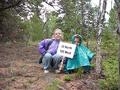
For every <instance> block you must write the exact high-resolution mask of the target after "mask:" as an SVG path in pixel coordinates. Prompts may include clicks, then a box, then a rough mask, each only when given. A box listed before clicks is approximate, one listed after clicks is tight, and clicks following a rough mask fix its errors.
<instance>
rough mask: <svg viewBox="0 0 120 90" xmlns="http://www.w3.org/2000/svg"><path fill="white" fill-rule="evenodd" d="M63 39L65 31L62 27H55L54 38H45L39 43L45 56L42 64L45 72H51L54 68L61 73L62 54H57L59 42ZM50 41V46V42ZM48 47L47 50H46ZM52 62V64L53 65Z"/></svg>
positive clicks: (40, 50)
mask: <svg viewBox="0 0 120 90" xmlns="http://www.w3.org/2000/svg"><path fill="white" fill-rule="evenodd" d="M62 39H63V32H62V31H61V29H58V28H57V29H55V31H54V33H53V37H52V39H44V40H42V41H41V42H40V43H39V52H40V54H41V55H42V56H43V59H42V64H43V69H44V73H49V70H50V69H51V68H53V69H54V70H55V72H56V73H59V70H58V69H59V67H58V65H59V64H60V62H61V59H62V56H60V55H58V54H57V49H58V45H59V42H60V41H61V40H62ZM49 43H50V45H49V47H47V46H48V44H49ZM46 48H47V50H46ZM51 63H52V65H51Z"/></svg>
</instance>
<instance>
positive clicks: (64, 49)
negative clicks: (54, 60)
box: [57, 42, 76, 58]
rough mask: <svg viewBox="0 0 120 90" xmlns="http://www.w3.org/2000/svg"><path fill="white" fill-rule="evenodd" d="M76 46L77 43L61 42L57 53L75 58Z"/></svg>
mask: <svg viewBox="0 0 120 90" xmlns="http://www.w3.org/2000/svg"><path fill="white" fill-rule="evenodd" d="M75 48H76V45H75V44H70V43H66V42H60V43H59V46H58V50H57V54H59V55H61V56H63V57H68V58H73V56H74V53H75Z"/></svg>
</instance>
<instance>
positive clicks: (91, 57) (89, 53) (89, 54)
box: [83, 45, 95, 61]
mask: <svg viewBox="0 0 120 90" xmlns="http://www.w3.org/2000/svg"><path fill="white" fill-rule="evenodd" d="M83 47H84V51H85V52H86V54H87V56H88V58H89V61H91V60H92V59H93V57H94V55H95V53H93V52H92V51H91V50H90V49H88V48H87V47H86V46H84V45H83Z"/></svg>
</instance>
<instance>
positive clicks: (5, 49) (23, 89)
mask: <svg viewBox="0 0 120 90" xmlns="http://www.w3.org/2000/svg"><path fill="white" fill-rule="evenodd" d="M37 49H38V46H37V45H32V46H25V45H24V44H13V43H0V90H45V89H46V87H47V86H48V85H50V84H51V83H52V82H53V81H54V80H55V79H58V80H60V81H62V85H61V86H58V90H98V84H97V80H96V78H95V77H94V75H93V74H91V75H84V77H83V78H82V79H79V78H76V79H74V80H72V81H69V82H66V81H64V77H65V76H66V74H64V73H62V74H55V73H49V74H44V73H43V70H42V68H41V67H42V66H41V65H40V64H38V63H37V61H38V58H39V53H38V50H37Z"/></svg>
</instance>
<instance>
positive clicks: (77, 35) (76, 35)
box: [71, 34, 83, 44]
mask: <svg viewBox="0 0 120 90" xmlns="http://www.w3.org/2000/svg"><path fill="white" fill-rule="evenodd" d="M75 37H79V39H80V44H81V43H82V40H83V39H82V36H81V35H79V34H75V35H73V36H72V39H71V41H72V43H73V44H74V43H75V42H74V40H75Z"/></svg>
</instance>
